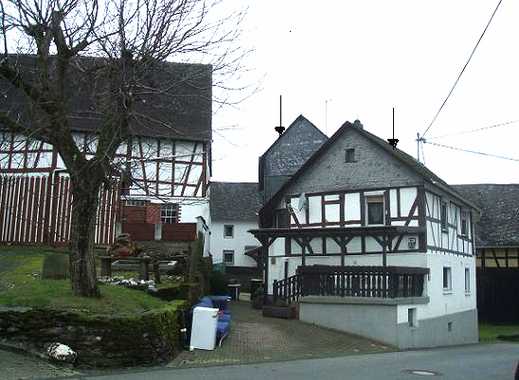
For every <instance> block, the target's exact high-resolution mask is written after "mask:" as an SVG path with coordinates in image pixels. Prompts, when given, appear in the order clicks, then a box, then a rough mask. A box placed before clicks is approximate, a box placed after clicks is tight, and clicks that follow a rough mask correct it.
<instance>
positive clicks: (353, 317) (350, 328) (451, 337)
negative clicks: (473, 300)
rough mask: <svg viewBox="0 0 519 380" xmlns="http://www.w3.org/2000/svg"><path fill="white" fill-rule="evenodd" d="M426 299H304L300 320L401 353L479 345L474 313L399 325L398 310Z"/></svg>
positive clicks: (423, 301) (426, 301) (427, 300)
mask: <svg viewBox="0 0 519 380" xmlns="http://www.w3.org/2000/svg"><path fill="white" fill-rule="evenodd" d="M428 302H429V299H428V298H427V297H418V298H411V299H410V298H399V299H373V298H372V299H353V298H352V299H349V298H343V299H341V298H336V297H305V298H303V299H302V301H301V303H300V309H299V319H300V320H301V321H304V322H308V323H312V324H315V325H318V326H322V327H327V328H331V329H336V330H339V331H344V332H349V333H352V334H357V335H361V336H365V337H367V338H371V339H374V340H378V341H380V342H384V343H386V344H390V345H393V346H396V347H398V348H400V349H409V348H423V347H437V346H448V345H457V344H469V343H477V342H478V321H477V310H476V309H473V310H468V311H463V312H458V313H452V314H447V315H444V316H441V317H435V318H428V319H416V320H414V321H413V323H409V322H406V323H398V311H399V310H398V307H401V308H402V307H403V308H412V307H413V306H414V305H423V306H425V305H424V304H427V303H428Z"/></svg>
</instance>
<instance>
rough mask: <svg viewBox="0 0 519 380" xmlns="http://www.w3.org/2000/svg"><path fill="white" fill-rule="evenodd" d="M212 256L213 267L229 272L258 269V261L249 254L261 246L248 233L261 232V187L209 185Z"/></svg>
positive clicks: (256, 185)
mask: <svg viewBox="0 0 519 380" xmlns="http://www.w3.org/2000/svg"><path fill="white" fill-rule="evenodd" d="M210 197H211V202H210V210H211V248H210V249H211V255H212V256H213V263H215V264H218V263H224V264H225V266H226V267H228V268H231V267H232V268H235V269H236V268H241V267H248V268H256V267H257V263H256V261H255V260H254V259H253V258H252V257H250V256H248V255H246V253H248V252H251V251H254V250H257V248H258V246H259V243H258V241H257V240H256V239H255V238H254V236H253V235H251V234H250V233H249V232H248V231H249V230H250V229H254V228H258V211H259V209H260V208H261V203H260V200H259V193H258V184H257V183H243V182H212V183H211V185H210Z"/></svg>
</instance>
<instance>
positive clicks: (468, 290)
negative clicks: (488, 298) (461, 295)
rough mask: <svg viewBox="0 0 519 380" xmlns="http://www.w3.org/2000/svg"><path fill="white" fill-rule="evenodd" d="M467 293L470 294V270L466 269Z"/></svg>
mask: <svg viewBox="0 0 519 380" xmlns="http://www.w3.org/2000/svg"><path fill="white" fill-rule="evenodd" d="M465 293H470V269H469V268H465Z"/></svg>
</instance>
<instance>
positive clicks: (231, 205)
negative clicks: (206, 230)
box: [209, 182, 261, 222]
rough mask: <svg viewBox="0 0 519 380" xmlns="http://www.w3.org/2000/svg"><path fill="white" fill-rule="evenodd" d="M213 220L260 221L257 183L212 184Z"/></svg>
mask: <svg viewBox="0 0 519 380" xmlns="http://www.w3.org/2000/svg"><path fill="white" fill-rule="evenodd" d="M210 199H211V201H210V202H209V203H210V208H211V220H213V221H219V220H226V221H227V220H228V221H248V222H256V221H257V220H258V215H257V212H258V211H259V209H260V208H261V200H260V194H259V192H258V184H257V183H248V182H211V186H210Z"/></svg>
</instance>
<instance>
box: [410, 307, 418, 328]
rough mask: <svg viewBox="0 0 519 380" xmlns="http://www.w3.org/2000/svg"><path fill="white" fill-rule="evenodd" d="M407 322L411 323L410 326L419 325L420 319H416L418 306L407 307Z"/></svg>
mask: <svg viewBox="0 0 519 380" xmlns="http://www.w3.org/2000/svg"><path fill="white" fill-rule="evenodd" d="M407 323H408V324H409V327H417V326H418V321H417V319H416V308H415V307H413V308H410V309H407Z"/></svg>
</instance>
